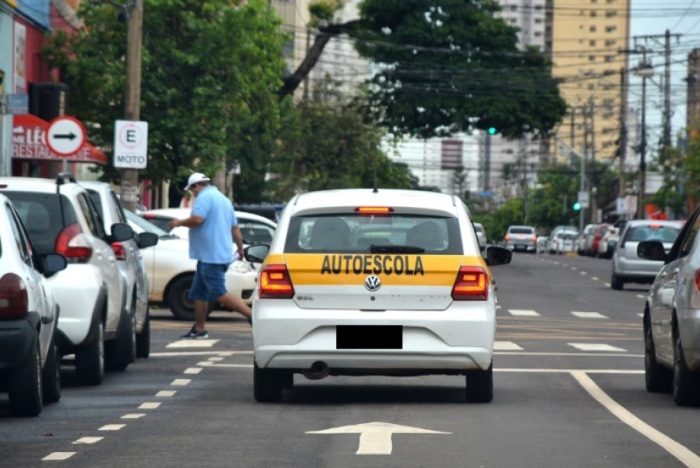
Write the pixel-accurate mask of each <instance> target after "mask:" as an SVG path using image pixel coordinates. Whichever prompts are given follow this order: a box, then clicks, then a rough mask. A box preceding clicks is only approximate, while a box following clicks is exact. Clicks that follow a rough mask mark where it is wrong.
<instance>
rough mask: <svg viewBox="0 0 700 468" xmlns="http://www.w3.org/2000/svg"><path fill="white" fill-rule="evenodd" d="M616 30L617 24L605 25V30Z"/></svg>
mask: <svg viewBox="0 0 700 468" xmlns="http://www.w3.org/2000/svg"><path fill="white" fill-rule="evenodd" d="M616 30H617V26H615V25H612V26H606V27H605V32H615V31H616Z"/></svg>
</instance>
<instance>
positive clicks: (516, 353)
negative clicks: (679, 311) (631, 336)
mask: <svg viewBox="0 0 700 468" xmlns="http://www.w3.org/2000/svg"><path fill="white" fill-rule="evenodd" d="M495 354H498V355H502V356H553V357H564V356H566V357H592V356H595V357H615V358H634V359H639V358H643V357H644V355H643V354H629V353H624V354H620V353H619V352H618V353H616V354H607V353H544V352H539V353H538V352H527V351H499V352H496V353H495Z"/></svg>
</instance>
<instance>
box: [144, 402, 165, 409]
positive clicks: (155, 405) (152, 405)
mask: <svg viewBox="0 0 700 468" xmlns="http://www.w3.org/2000/svg"><path fill="white" fill-rule="evenodd" d="M159 406H160V403H159V402H147V403H141V406H139V409H156V408H158V407H159Z"/></svg>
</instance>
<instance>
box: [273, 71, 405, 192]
mask: <svg viewBox="0 0 700 468" xmlns="http://www.w3.org/2000/svg"><path fill="white" fill-rule="evenodd" d="M285 115H286V120H285V122H284V125H283V130H282V132H281V133H280V134H279V135H278V136H279V139H280V146H281V148H280V150H279V151H278V156H277V157H275V159H274V161H273V163H272V165H271V173H272V174H275V176H274V179H273V180H272V181H271V182H270V184H269V185H270V187H269V189H268V193H267V194H266V197H269V198H270V199H273V200H274V199H277V200H287V199H289V198H290V197H291V196H292V195H294V194H295V193H299V192H304V191H313V190H324V189H333V188H350V187H367V188H371V187H375V186H376V187H383V188H416V187H417V180H416V178H415V177H413V176H412V175H411V173H410V171H409V169H408V167H407V166H406V165H405V164H397V163H394V162H392V161H391V160H390V159H389V158H388V156H387V155H386V154H384V153H383V152H382V151H381V149H380V144H381V137H382V135H383V131H382V130H381V129H380V128H378V127H377V126H376V125H374V124H373V123H372V122H367V121H365V120H364V119H363V117H362V115H361V114H360V113H359V112H358V110H357V107H356V103H354V102H351V101H349V100H346V99H344V97H343V96H342V95H341V94H340V93H339V92H338V91H337V89H336V88H335V87H334V85H333V83H330V82H327V83H325V84H322V85H321V86H319V87H317V88H316V89H315V91H314V94H313V96H312V97H311V99H310V100H307V101H301V102H299V103H298V104H297V105H296V107H295V110H294V111H293V112H291V111H290V112H289V113H287V114H285Z"/></svg>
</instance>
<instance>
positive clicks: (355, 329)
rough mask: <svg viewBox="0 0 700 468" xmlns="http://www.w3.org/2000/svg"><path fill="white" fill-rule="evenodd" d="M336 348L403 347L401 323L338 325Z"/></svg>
mask: <svg viewBox="0 0 700 468" xmlns="http://www.w3.org/2000/svg"><path fill="white" fill-rule="evenodd" d="M335 347H336V349H402V348H403V327H402V326H401V325H338V326H337V327H336V330H335Z"/></svg>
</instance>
